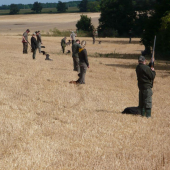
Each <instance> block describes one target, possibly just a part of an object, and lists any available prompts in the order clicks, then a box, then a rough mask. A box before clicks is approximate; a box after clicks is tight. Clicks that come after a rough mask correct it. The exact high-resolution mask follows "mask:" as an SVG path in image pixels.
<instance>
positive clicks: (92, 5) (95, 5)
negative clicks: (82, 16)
mask: <svg viewBox="0 0 170 170" xmlns="http://www.w3.org/2000/svg"><path fill="white" fill-rule="evenodd" d="M87 11H88V12H99V11H100V2H98V1H94V2H88V4H87Z"/></svg>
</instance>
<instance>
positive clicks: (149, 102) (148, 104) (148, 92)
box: [145, 89, 153, 118]
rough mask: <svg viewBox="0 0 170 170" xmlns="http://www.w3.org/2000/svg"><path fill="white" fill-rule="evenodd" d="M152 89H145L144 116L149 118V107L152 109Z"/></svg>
mask: <svg viewBox="0 0 170 170" xmlns="http://www.w3.org/2000/svg"><path fill="white" fill-rule="evenodd" d="M152 95H153V93H152V89H147V90H146V101H145V102H146V106H145V107H146V108H145V109H146V117H147V118H149V117H151V109H152Z"/></svg>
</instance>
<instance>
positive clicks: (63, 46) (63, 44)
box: [61, 37, 66, 53]
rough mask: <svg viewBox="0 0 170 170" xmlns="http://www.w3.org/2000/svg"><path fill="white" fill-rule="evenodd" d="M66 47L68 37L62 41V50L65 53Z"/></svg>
mask: <svg viewBox="0 0 170 170" xmlns="http://www.w3.org/2000/svg"><path fill="white" fill-rule="evenodd" d="M65 47H66V37H64V38H63V39H62V40H61V48H62V50H63V53H64V52H65Z"/></svg>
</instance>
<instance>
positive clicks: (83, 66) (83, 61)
mask: <svg viewBox="0 0 170 170" xmlns="http://www.w3.org/2000/svg"><path fill="white" fill-rule="evenodd" d="M81 46H82V47H81V48H79V53H78V55H79V60H80V75H79V79H78V80H77V81H76V84H85V75H86V70H87V68H89V62H88V57H87V50H86V49H85V46H86V41H84V40H83V41H82V42H81Z"/></svg>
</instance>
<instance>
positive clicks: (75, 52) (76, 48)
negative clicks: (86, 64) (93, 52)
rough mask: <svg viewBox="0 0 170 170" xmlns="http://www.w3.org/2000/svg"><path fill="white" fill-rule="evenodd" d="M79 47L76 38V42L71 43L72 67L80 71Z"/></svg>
mask: <svg viewBox="0 0 170 170" xmlns="http://www.w3.org/2000/svg"><path fill="white" fill-rule="evenodd" d="M79 48H81V45H80V40H76V42H75V43H74V44H73V45H72V57H73V67H74V69H73V70H74V71H77V72H78V73H80V65H79V56H78V53H79Z"/></svg>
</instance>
